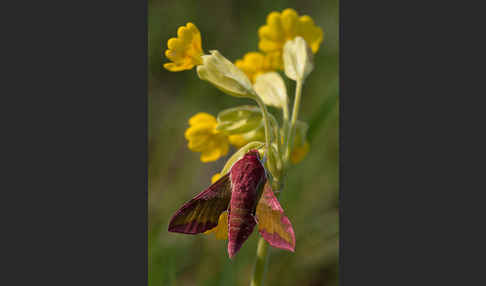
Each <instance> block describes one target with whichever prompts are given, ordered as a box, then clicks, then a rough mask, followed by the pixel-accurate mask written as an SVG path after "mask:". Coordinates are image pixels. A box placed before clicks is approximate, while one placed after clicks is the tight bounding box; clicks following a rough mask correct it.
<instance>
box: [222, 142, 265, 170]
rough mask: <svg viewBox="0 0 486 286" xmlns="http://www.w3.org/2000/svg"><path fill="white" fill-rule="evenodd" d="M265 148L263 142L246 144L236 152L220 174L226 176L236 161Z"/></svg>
mask: <svg viewBox="0 0 486 286" xmlns="http://www.w3.org/2000/svg"><path fill="white" fill-rule="evenodd" d="M263 146H265V143H263V142H250V143H248V144H246V145H245V146H243V147H241V148H240V149H239V150H238V151H236V152H235V153H234V154H233V155H232V156H231V157H230V158H229V159H228V161H226V164H225V165H224V167H223V169H222V170H221V172H220V174H221V176H224V175H226V174H227V173H228V172H229V170H230V169H231V167H232V166H233V164H234V163H236V161H238V160H239V159H241V158H243V156H244V155H245V154H246V153H248V151H250V150H254V149H256V150H258V149H260V148H262V147H263Z"/></svg>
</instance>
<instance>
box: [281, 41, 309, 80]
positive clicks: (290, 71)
mask: <svg viewBox="0 0 486 286" xmlns="http://www.w3.org/2000/svg"><path fill="white" fill-rule="evenodd" d="M283 60H284V68H285V75H287V77H289V78H291V79H293V80H295V81H297V80H300V81H304V80H305V78H306V77H307V76H308V75H309V74H310V73H311V71H312V70H313V69H314V63H313V54H312V50H311V49H310V47H309V45H307V43H306V41H305V40H304V38H302V37H296V38H295V39H293V40H290V41H287V43H285V46H284V53H283Z"/></svg>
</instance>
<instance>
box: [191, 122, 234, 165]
mask: <svg viewBox="0 0 486 286" xmlns="http://www.w3.org/2000/svg"><path fill="white" fill-rule="evenodd" d="M189 124H190V127H189V128H188V129H187V130H186V133H185V137H186V139H187V140H188V141H189V144H188V145H187V146H188V147H189V149H190V150H191V151H194V152H201V162H212V161H216V160H218V159H219V158H220V157H222V156H224V155H226V154H227V153H228V150H229V142H228V137H227V136H226V135H225V134H223V133H221V132H219V131H217V130H216V125H217V121H216V118H215V117H214V116H212V115H211V114H208V113H204V112H200V113H197V114H196V115H194V116H193V117H191V119H189Z"/></svg>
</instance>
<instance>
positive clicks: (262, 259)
mask: <svg viewBox="0 0 486 286" xmlns="http://www.w3.org/2000/svg"><path fill="white" fill-rule="evenodd" d="M267 257H268V243H267V242H266V241H265V240H264V239H263V237H260V239H259V240H258V247H257V260H256V264H255V270H254V271H253V278H252V279H251V283H250V286H261V285H263V278H264V277H265V268H266V264H267V262H268V259H267Z"/></svg>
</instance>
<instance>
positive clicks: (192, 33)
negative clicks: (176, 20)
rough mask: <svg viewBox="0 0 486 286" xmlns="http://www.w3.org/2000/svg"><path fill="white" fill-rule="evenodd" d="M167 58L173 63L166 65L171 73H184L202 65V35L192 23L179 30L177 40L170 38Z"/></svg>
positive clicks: (166, 53) (166, 52)
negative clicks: (183, 71)
mask: <svg viewBox="0 0 486 286" xmlns="http://www.w3.org/2000/svg"><path fill="white" fill-rule="evenodd" d="M167 48H168V49H167V50H166V51H165V56H166V57H167V58H168V59H169V60H171V61H172V63H166V64H164V68H166V69H167V70H169V71H173V72H176V71H182V70H189V69H192V68H193V67H194V66H196V65H200V64H202V57H201V56H202V55H203V51H202V46H201V33H200V32H199V29H198V28H197V27H196V26H195V25H194V24H192V23H187V24H186V26H181V27H179V29H177V38H170V39H169V40H168V41H167Z"/></svg>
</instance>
